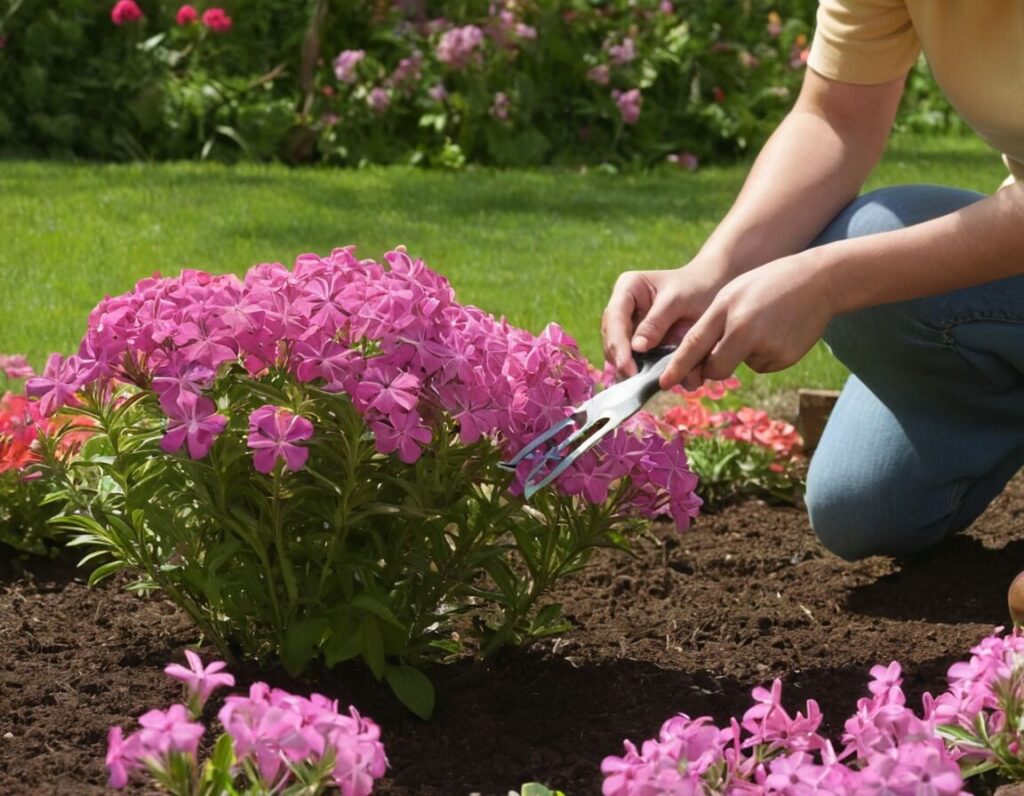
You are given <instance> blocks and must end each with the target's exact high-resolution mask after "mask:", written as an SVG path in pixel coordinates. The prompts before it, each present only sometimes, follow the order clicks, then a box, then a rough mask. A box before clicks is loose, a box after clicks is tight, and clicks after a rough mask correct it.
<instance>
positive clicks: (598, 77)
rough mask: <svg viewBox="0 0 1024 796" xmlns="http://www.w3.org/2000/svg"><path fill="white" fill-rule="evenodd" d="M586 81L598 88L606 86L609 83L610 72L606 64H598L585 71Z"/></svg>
mask: <svg viewBox="0 0 1024 796" xmlns="http://www.w3.org/2000/svg"><path fill="white" fill-rule="evenodd" d="M587 80H590V81H591V82H593V83H597V85H599V86H607V85H608V83H609V82H611V70H610V69H609V68H608V65H607V64H598V65H597V66H592V67H590V69H588V70H587Z"/></svg>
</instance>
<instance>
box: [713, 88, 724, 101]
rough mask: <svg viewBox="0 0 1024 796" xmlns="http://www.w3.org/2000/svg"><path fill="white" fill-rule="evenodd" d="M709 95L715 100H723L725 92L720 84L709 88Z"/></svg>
mask: <svg viewBox="0 0 1024 796" xmlns="http://www.w3.org/2000/svg"><path fill="white" fill-rule="evenodd" d="M711 96H712V98H713V99H714V100H715V102H724V101H725V92H724V91H722V89H721V87H720V86H715V87H714V88H713V89H711Z"/></svg>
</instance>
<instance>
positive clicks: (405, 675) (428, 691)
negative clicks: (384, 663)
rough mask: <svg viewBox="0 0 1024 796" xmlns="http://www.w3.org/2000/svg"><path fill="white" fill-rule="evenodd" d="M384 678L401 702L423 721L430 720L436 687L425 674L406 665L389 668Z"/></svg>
mask: <svg viewBox="0 0 1024 796" xmlns="http://www.w3.org/2000/svg"><path fill="white" fill-rule="evenodd" d="M384 678H385V679H386V680H387V682H388V685H389V686H391V690H392V691H394V692H395V696H396V697H398V701H399V702H401V703H402V704H403V705H405V706H406V707H407V708H409V710H411V711H412V712H413V713H415V714H416V715H417V716H419V717H420V718H421V719H429V718H430V716H431V714H433V712H434V686H433V684H432V683H431V682H430V680H429V679H428V678H427V676H426V675H425V674H423V672H421V671H420V670H419V669H417V668H416V667H414V666H408V665H406V664H402V665H400V666H388V667H387V668H386V669H385V671H384Z"/></svg>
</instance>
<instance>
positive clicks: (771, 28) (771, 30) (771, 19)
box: [765, 11, 782, 39]
mask: <svg viewBox="0 0 1024 796" xmlns="http://www.w3.org/2000/svg"><path fill="white" fill-rule="evenodd" d="M765 29H766V30H767V31H768V35H769V36H771V37H772V38H773V39H777V38H778V37H779V34H781V33H782V17H780V16H779V13H778V12H777V11H769V12H768V25H767V26H766V28H765Z"/></svg>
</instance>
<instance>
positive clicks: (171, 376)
mask: <svg viewBox="0 0 1024 796" xmlns="http://www.w3.org/2000/svg"><path fill="white" fill-rule="evenodd" d="M215 376H216V373H215V372H214V370H213V369H212V368H209V367H207V366H205V365H200V364H196V363H195V362H191V361H189V360H188V359H187V358H185V357H184V356H181V355H180V354H176V353H175V354H172V355H171V356H170V357H169V358H168V359H167V360H166V361H165V362H164V363H163V364H162V365H160V366H159V367H157V368H155V369H154V374H153V392H155V393H156V394H157V395H158V396H159V397H160V398H161V399H166V400H167V401H168V402H169V403H171V404H172V405H173V404H174V402H176V401H177V399H178V395H179V394H180V393H182V392H188V393H193V394H195V395H199V394H200V393H202V392H203V390H207V389H209V388H210V387H211V386H212V385H213V380H214V377H215Z"/></svg>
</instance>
